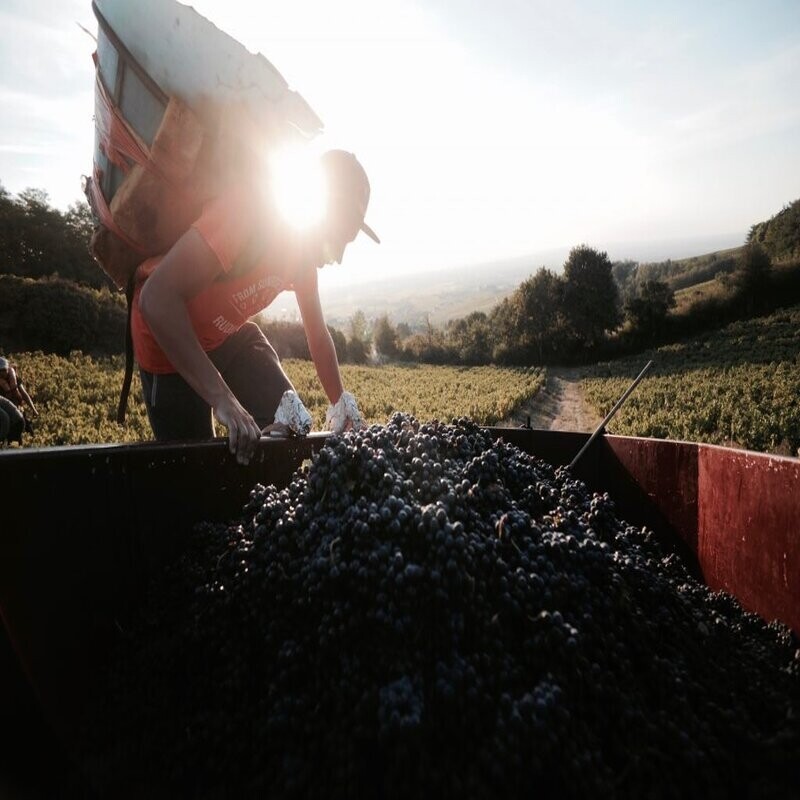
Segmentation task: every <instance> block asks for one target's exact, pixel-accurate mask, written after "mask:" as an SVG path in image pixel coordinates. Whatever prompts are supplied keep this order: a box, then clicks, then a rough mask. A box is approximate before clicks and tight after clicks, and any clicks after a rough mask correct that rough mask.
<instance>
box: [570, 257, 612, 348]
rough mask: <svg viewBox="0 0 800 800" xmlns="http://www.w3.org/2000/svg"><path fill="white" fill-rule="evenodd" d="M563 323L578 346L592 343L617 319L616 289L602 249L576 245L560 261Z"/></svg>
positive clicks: (600, 337) (609, 329) (610, 327)
mask: <svg viewBox="0 0 800 800" xmlns="http://www.w3.org/2000/svg"><path fill="white" fill-rule="evenodd" d="M563 311H564V314H565V317H566V319H567V324H568V326H569V328H570V330H571V331H572V333H573V335H574V337H575V338H576V339H577V341H578V343H579V344H580V345H581V346H589V347H594V346H595V345H597V344H598V343H599V342H600V341H602V339H603V337H604V335H605V332H606V331H613V330H614V329H615V328H616V327H617V325H619V323H620V322H621V317H620V312H619V292H618V291H617V285H616V284H615V283H614V278H613V276H612V274H611V262H610V261H609V259H608V255H607V254H606V253H601V252H598V251H597V250H595V249H593V248H591V247H588V246H587V245H580V246H578V247H573V248H572V250H571V251H570V254H569V258H568V259H567V261H566V263H565V264H564V305H563Z"/></svg>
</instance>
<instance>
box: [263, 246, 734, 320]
mask: <svg viewBox="0 0 800 800" xmlns="http://www.w3.org/2000/svg"><path fill="white" fill-rule="evenodd" d="M744 239H745V234H744V233H741V234H723V235H717V236H705V237H696V238H686V239H681V240H669V241H660V242H620V243H611V244H608V245H595V244H594V243H592V242H588V243H587V244H590V245H591V246H597V247H599V249H603V250H606V252H608V255H609V258H610V259H611V260H612V261H622V260H627V259H630V260H633V261H637V262H641V263H645V262H651V261H664V260H666V259H673V260H676V259H681V258H687V257H689V256H697V255H701V254H704V253H708V252H713V251H716V250H720V249H724V248H727V247H736V246H739V245H741V244H742V243H743V242H744ZM570 249H571V248H570V247H562V248H555V249H551V250H543V251H540V252H537V253H532V254H530V255H525V256H517V257H515V258H508V259H501V260H498V261H491V262H483V263H477V264H471V265H464V266H461V267H453V268H450V269H444V270H441V269H440V270H431V271H430V272H415V273H411V274H408V275H403V276H401V277H398V276H391V277H387V278H383V279H379V280H374V281H370V282H366V283H365V282H359V283H353V284H344V285H338V286H326V285H325V284H324V281H321V285H320V298H321V301H322V307H323V309H324V311H325V318H326V320H327V321H328V323H329V324H330V325H333V326H334V327H337V328H345V327H346V325H347V322H348V320H349V319H350V318H351V317H352V316H353V314H354V313H355V312H356V311H357V310H361V311H363V312H364V314H365V315H366V316H367V318H368V319H374V318H376V317H378V316H381V315H382V314H388V315H389V318H390V319H391V320H392V322H393V323H394V324H398V323H400V322H404V323H407V324H408V325H410V326H411V327H412V328H416V327H422V326H424V325H425V323H426V319H429V320H430V322H431V323H432V324H434V325H439V326H440V325H443V324H444V323H446V322H447V321H448V320H451V319H457V318H459V317H464V316H466V315H468V314H470V313H472V312H473V311H484V312H488V311H489V310H490V309H491V308H492V307H493V306H494V305H496V304H497V303H498V302H499V301H500V300H502V299H503V298H504V297H506V296H507V295H509V294H511V292H513V291H514V289H516V288H517V286H519V284H520V283H521V282H522V281H524V280H525V279H526V278H527V277H529V276H530V275H532V274H533V273H534V272H535V271H536V270H537V269H539V267H547V268H549V269H551V270H554V271H560V270H561V267H562V266H563V264H564V262H565V261H566V259H567V256H568V255H569V251H570ZM265 316H266V317H268V318H270V319H289V320H295V319H299V312H298V309H297V304H296V303H295V301H294V296H293V295H291V294H288V293H287V294H284V295H282V296H281V297H280V298H278V300H277V301H276V302H275V303H273V305H272V306H270V307H269V309H268V310H267V311H266V312H265Z"/></svg>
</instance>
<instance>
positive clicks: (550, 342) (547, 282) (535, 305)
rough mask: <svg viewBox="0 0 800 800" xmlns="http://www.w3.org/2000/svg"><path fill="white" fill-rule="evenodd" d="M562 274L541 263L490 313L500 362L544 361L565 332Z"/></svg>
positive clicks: (555, 348) (564, 288) (564, 285)
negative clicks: (541, 265)
mask: <svg viewBox="0 0 800 800" xmlns="http://www.w3.org/2000/svg"><path fill="white" fill-rule="evenodd" d="M565 290H566V282H565V280H564V279H563V278H561V277H559V276H558V275H555V274H554V273H552V272H550V270H547V269H545V268H544V267H541V268H540V269H539V270H538V272H537V273H536V274H535V275H533V276H532V277H530V278H528V279H527V280H525V281H523V282H522V283H521V284H520V286H519V288H518V289H517V290H516V291H515V292H514V293H513V294H512V295H511V296H510V297H509V298H507V299H506V300H504V301H503V302H501V303H500V304H499V306H498V307H497V308H496V310H495V311H494V312H493V313H492V323H493V327H494V330H495V331H496V337H497V341H496V349H495V351H494V355H495V357H496V358H497V359H498V361H500V362H501V363H512V364H521V363H528V364H529V363H533V362H536V363H539V364H541V363H544V362H545V361H546V357H547V356H548V355H549V354H550V353H551V352H553V351H555V350H557V349H558V340H559V339H562V340H563V337H564V335H565V332H566V331H565V320H566V311H565V308H564V297H565Z"/></svg>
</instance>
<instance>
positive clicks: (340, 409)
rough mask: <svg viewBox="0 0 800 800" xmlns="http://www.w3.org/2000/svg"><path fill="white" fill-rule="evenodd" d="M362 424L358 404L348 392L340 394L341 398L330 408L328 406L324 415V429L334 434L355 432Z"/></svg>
mask: <svg viewBox="0 0 800 800" xmlns="http://www.w3.org/2000/svg"><path fill="white" fill-rule="evenodd" d="M363 424H364V420H363V419H362V418H361V412H360V411H359V410H358V403H356V399H355V397H353V395H352V394H350V392H342V396H341V397H340V398H339V399H338V400H337V401H336V403H335V404H334V405H332V406H328V413H327V414H326V415H325V427H326V428H327V429H328V430H329V431H333V432H334V433H343V432H344V431H349V430H354V431H357V430H359V428H361V427H362V426H363Z"/></svg>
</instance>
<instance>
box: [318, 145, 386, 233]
mask: <svg viewBox="0 0 800 800" xmlns="http://www.w3.org/2000/svg"><path fill="white" fill-rule="evenodd" d="M320 160H321V161H322V167H323V169H324V171H325V174H326V176H327V177H328V185H329V187H330V188H331V191H332V193H333V195H334V197H348V198H353V199H354V200H355V201H356V203H357V205H358V210H359V211H360V212H361V224H360V226H359V227H360V228H361V230H362V231H364V233H366V234H367V236H369V238H370V239H372V240H373V241H374V242H376V243H377V244H380V243H381V240H380V239H379V238H378V235H377V234H376V233H375V231H374V230H372V228H370V226H369V225H367V223H366V222H364V215H365V214H366V212H367V206H368V205H369V192H370V187H369V178H367V173H366V172H365V170H364V167H362V166H361V162H359V160H358V159H357V158H356V157H355V155H353V153H349V152H347V151H346V150H327V151H326V152H324V153H323V154H322V156H321V159H320Z"/></svg>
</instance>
